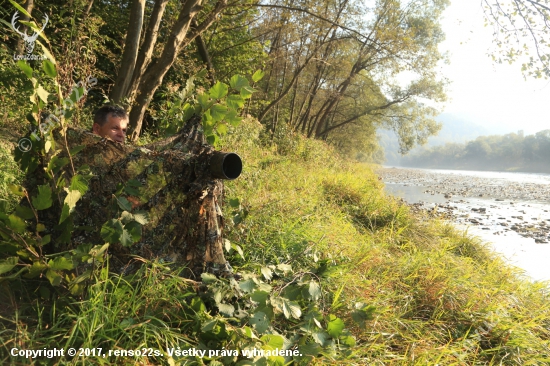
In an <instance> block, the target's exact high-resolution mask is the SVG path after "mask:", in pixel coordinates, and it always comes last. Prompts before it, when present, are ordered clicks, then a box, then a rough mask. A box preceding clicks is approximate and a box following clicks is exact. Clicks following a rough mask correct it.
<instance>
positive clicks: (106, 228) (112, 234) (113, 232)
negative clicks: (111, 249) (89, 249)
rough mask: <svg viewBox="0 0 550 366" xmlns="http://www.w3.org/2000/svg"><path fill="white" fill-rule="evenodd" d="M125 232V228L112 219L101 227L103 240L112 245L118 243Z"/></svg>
mask: <svg viewBox="0 0 550 366" xmlns="http://www.w3.org/2000/svg"><path fill="white" fill-rule="evenodd" d="M123 230H124V228H123V227H122V223H121V222H120V221H119V220H116V219H111V220H109V221H107V222H106V223H104V224H103V226H102V227H101V238H103V240H105V241H106V242H107V243H110V244H115V243H118V242H119V241H120V240H119V239H120V236H121V235H122V232H123Z"/></svg>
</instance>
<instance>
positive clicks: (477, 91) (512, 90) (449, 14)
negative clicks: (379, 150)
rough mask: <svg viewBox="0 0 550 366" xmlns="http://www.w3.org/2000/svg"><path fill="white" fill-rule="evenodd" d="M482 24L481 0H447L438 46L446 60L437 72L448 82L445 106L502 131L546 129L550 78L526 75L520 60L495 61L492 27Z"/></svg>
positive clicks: (455, 113) (549, 123) (549, 126)
mask: <svg viewBox="0 0 550 366" xmlns="http://www.w3.org/2000/svg"><path fill="white" fill-rule="evenodd" d="M483 24H484V18H483V9H482V8H481V0H451V5H450V6H449V7H448V8H447V9H446V10H445V13H444V18H443V21H442V26H443V30H444V32H445V34H446V40H445V41H444V42H443V43H442V44H441V46H440V50H441V51H448V52H449V56H450V57H449V58H450V65H442V67H441V69H442V71H441V72H442V74H443V75H445V76H446V77H447V78H448V79H449V80H450V81H451V82H452V83H451V85H450V86H449V88H448V96H449V97H450V98H449V99H450V100H449V101H448V102H447V104H446V106H445V109H444V112H445V113H447V114H451V115H453V117H457V118H458V119H462V120H467V121H471V122H474V123H476V124H480V125H482V126H484V127H485V128H487V130H489V131H491V130H494V131H498V132H501V133H502V131H503V130H506V132H517V131H518V130H524V132H525V134H533V133H535V132H538V131H540V130H543V129H550V80H544V79H538V80H535V79H527V80H525V79H524V77H523V75H522V73H521V64H520V63H519V62H518V63H514V64H512V65H509V64H501V65H499V64H494V63H493V61H492V60H491V58H490V57H489V56H488V55H487V54H488V52H489V49H490V48H491V43H492V39H493V38H492V36H493V34H492V32H493V30H492V28H491V27H490V26H488V27H484V26H483Z"/></svg>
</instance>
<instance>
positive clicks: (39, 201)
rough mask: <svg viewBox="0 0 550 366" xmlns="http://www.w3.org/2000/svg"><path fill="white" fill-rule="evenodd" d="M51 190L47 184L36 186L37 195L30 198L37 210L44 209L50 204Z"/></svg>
mask: <svg viewBox="0 0 550 366" xmlns="http://www.w3.org/2000/svg"><path fill="white" fill-rule="evenodd" d="M52 203H53V201H52V190H51V188H50V186H49V185H40V186H38V195H37V196H35V197H33V198H32V205H33V206H34V208H35V209H37V210H45V209H47V208H50V207H51V206H52Z"/></svg>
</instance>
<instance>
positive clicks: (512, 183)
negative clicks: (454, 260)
mask: <svg viewBox="0 0 550 366" xmlns="http://www.w3.org/2000/svg"><path fill="white" fill-rule="evenodd" d="M378 174H379V175H380V177H381V178H382V180H383V181H384V182H385V184H386V189H387V191H388V192H390V193H392V194H395V195H397V196H400V197H402V198H403V199H404V200H405V201H406V202H407V203H408V204H410V205H411V206H412V207H413V208H414V209H415V210H428V211H432V212H433V213H434V214H438V215H444V216H445V217H447V218H448V219H450V220H452V221H454V222H455V223H458V224H469V225H473V226H476V227H479V228H480V229H481V230H486V231H487V232H488V233H489V232H490V233H492V234H494V235H519V236H521V237H524V238H530V239H532V240H534V242H535V243H537V244H547V243H549V242H550V176H549V175H529V174H518V175H510V174H508V175H505V174H504V173H503V175H499V174H496V173H495V174H487V175H488V176H476V175H475V174H472V175H468V174H467V173H464V172H456V173H453V172H451V171H430V170H421V169H407V168H381V169H379V170H378Z"/></svg>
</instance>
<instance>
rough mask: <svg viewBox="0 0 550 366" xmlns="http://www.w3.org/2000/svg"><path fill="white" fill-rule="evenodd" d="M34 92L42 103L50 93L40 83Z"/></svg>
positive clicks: (46, 100)
mask: <svg viewBox="0 0 550 366" xmlns="http://www.w3.org/2000/svg"><path fill="white" fill-rule="evenodd" d="M36 94H37V95H38V96H39V97H40V99H42V101H43V102H44V103H48V96H49V95H50V93H48V92H47V91H46V90H45V89H44V88H43V87H42V85H39V86H38V88H36Z"/></svg>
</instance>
